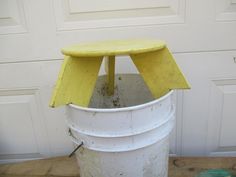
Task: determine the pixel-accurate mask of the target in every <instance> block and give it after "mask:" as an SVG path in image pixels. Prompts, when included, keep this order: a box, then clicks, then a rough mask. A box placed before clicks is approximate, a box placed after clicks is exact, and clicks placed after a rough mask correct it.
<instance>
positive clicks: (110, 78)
mask: <svg viewBox="0 0 236 177" xmlns="http://www.w3.org/2000/svg"><path fill="white" fill-rule="evenodd" d="M105 70H106V73H107V85H108V88H107V93H108V95H113V94H114V88H115V56H108V57H106V59H105Z"/></svg>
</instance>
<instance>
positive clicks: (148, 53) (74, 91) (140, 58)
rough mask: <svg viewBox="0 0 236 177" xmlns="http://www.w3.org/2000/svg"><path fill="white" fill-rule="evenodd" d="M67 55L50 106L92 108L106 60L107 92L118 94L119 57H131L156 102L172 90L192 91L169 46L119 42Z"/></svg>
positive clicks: (66, 51) (73, 50) (98, 44)
mask: <svg viewBox="0 0 236 177" xmlns="http://www.w3.org/2000/svg"><path fill="white" fill-rule="evenodd" d="M62 53H63V54H64V55H65V59H64V62H63V64H62V66H61V70H60V73H59V77H58V80H57V83H56V86H55V89H54V92H53V95H52V98H51V102H50V106H51V107H57V106H60V105H66V104H71V103H72V104H75V105H78V106H82V107H88V106H89V103H90V100H91V97H92V95H93V91H94V88H95V85H96V81H97V78H98V72H99V69H100V66H101V64H102V60H103V58H105V60H106V61H105V63H106V67H105V68H106V73H107V78H106V83H107V87H106V88H105V89H106V92H107V93H108V94H109V95H113V94H114V93H115V91H114V90H115V56H119V55H128V56H130V58H131V59H132V61H133V63H134V64H135V66H136V68H137V69H138V71H139V73H140V75H141V76H142V78H143V80H144V82H145V84H146V85H147V87H148V89H149V90H150V92H151V94H152V96H153V97H154V98H155V99H158V98H160V97H161V96H163V95H165V94H166V93H168V92H169V91H170V90H172V89H189V88H190V86H189V84H188V82H187V81H186V79H185V77H184V75H183V74H182V72H181V70H180V69H179V67H178V66H177V64H176V62H175V60H174V58H173V56H172V54H171V52H170V51H169V49H168V48H167V46H166V44H165V42H163V41H158V40H115V41H101V42H94V43H87V44H78V45H73V46H70V47H67V48H64V49H62Z"/></svg>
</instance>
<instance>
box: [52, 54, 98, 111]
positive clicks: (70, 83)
mask: <svg viewBox="0 0 236 177" xmlns="http://www.w3.org/2000/svg"><path fill="white" fill-rule="evenodd" d="M101 63H102V57H94V58H73V57H70V56H66V57H65V59H64V62H63V64H62V67H61V70H60V73H59V77H58V80H57V83H56V87H55V89H54V93H53V96H52V99H51V102H50V106H51V107H56V106H60V105H65V104H69V103H73V104H76V105H80V106H84V107H87V106H88V104H89V101H90V98H91V96H92V93H93V89H94V87H95V83H96V80H97V76H98V72H99V69H100V66H101Z"/></svg>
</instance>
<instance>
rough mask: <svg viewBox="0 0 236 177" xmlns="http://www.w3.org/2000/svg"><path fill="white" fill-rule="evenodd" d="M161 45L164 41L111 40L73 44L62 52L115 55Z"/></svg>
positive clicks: (152, 48) (154, 49) (70, 54)
mask: <svg viewBox="0 0 236 177" xmlns="http://www.w3.org/2000/svg"><path fill="white" fill-rule="evenodd" d="M163 47H165V43H164V42H163V41H157V40H147V39H136V40H113V41H100V42H93V43H87V44H77V45H73V46H70V47H66V48H63V49H62V53H63V54H64V55H68V56H75V57H94V56H115V55H130V54H137V53H143V52H151V51H156V50H159V49H162V48H163Z"/></svg>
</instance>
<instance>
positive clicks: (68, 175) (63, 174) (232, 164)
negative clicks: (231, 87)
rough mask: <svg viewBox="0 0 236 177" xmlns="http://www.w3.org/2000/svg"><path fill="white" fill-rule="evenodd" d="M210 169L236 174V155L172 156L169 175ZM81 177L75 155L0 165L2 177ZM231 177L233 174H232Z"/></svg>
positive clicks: (181, 175) (182, 176) (190, 175)
mask: <svg viewBox="0 0 236 177" xmlns="http://www.w3.org/2000/svg"><path fill="white" fill-rule="evenodd" d="M208 169H225V170H227V171H229V172H230V173H232V174H234V175H235V174H236V157H230V158H190V157H170V160H169V177H195V176H196V175H197V174H199V173H200V172H202V171H205V170H208ZM52 176H53V177H79V169H78V167H77V164H76V160H75V157H72V158H68V157H58V158H51V159H44V160H34V161H27V162H23V163H16V164H6V165H0V177H52ZM230 177H231V176H230Z"/></svg>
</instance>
